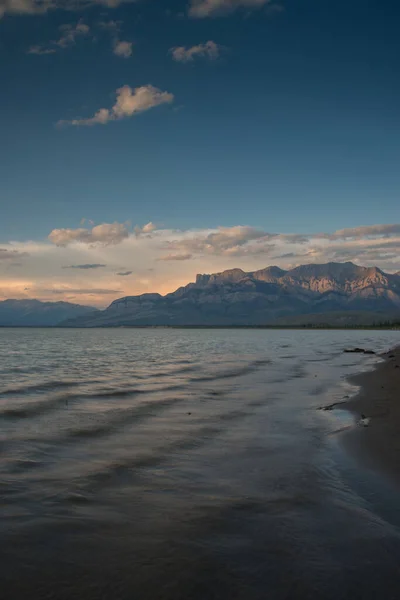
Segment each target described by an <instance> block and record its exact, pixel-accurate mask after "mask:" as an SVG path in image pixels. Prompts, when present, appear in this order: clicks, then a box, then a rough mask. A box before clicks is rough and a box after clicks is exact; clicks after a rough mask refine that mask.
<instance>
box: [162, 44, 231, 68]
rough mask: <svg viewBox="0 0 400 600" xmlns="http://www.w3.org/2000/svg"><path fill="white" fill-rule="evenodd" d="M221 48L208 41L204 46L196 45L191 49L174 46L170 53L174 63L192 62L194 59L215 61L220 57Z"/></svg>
mask: <svg viewBox="0 0 400 600" xmlns="http://www.w3.org/2000/svg"><path fill="white" fill-rule="evenodd" d="M221 48H222V47H221V46H218V44H216V43H215V42H213V41H211V40H209V41H208V42H206V43H205V44H198V45H197V46H192V47H191V48H185V47H184V46H176V47H175V48H171V50H170V53H171V54H172V58H173V59H174V60H175V61H176V62H183V63H187V62H192V61H193V60H194V59H195V58H196V57H197V58H208V59H209V60H216V59H217V58H218V57H219V55H220V52H221Z"/></svg>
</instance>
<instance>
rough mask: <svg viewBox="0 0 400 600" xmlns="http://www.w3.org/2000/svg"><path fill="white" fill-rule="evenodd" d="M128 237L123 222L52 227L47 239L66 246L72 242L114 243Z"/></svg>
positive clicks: (108, 244)
mask: <svg viewBox="0 0 400 600" xmlns="http://www.w3.org/2000/svg"><path fill="white" fill-rule="evenodd" d="M127 237H129V229H128V227H127V225H126V224H125V223H102V224H101V225H96V226H95V227H93V228H92V229H86V228H84V227H79V228H78V229H53V231H51V232H50V234H49V240H50V242H52V243H53V244H55V245H56V246H68V245H69V244H72V243H74V242H81V243H83V244H103V245H105V246H110V245H115V244H119V243H121V242H122V240H124V239H126V238H127Z"/></svg>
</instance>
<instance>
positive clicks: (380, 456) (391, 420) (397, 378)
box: [344, 346, 400, 484]
mask: <svg viewBox="0 0 400 600" xmlns="http://www.w3.org/2000/svg"><path fill="white" fill-rule="evenodd" d="M381 357H382V358H383V359H384V362H382V363H380V364H379V365H378V366H377V368H376V369H375V370H374V371H372V372H369V373H362V374H360V375H357V376H356V377H353V378H352V379H351V382H352V383H355V384H356V385H359V386H361V390H360V392H359V393H358V394H357V396H355V397H354V398H353V399H352V400H350V401H349V402H348V403H347V405H346V408H348V409H349V410H350V411H351V412H352V413H353V414H354V415H355V417H356V418H357V420H358V419H359V418H360V417H361V415H362V414H364V415H365V416H366V417H370V419H371V421H370V423H369V425H368V427H362V426H358V427H356V428H355V429H353V430H352V431H351V432H349V433H347V434H345V435H344V443H345V445H346V447H347V448H348V449H349V450H351V451H352V452H353V453H355V454H356V456H357V458H358V459H359V460H362V461H363V462H364V463H366V464H367V465H368V466H370V467H372V468H379V469H381V470H382V471H384V472H385V474H387V475H390V476H391V477H392V478H393V479H394V480H395V481H396V482H397V483H398V484H400V346H399V347H397V348H396V349H394V350H391V351H390V352H387V353H385V354H383V355H381Z"/></svg>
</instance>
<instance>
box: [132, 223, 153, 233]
mask: <svg viewBox="0 0 400 600" xmlns="http://www.w3.org/2000/svg"><path fill="white" fill-rule="evenodd" d="M156 229H157V226H156V225H154V223H152V222H151V221H150V222H149V223H146V225H143V227H140V225H136V227H135V228H134V232H135V235H136V236H140V235H144V234H147V235H150V234H151V233H153V231H155V230H156Z"/></svg>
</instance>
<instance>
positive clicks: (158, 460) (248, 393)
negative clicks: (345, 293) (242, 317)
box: [0, 329, 400, 600]
mask: <svg viewBox="0 0 400 600" xmlns="http://www.w3.org/2000/svg"><path fill="white" fill-rule="evenodd" d="M399 339H400V336H399V332H396V331H319V330H315V331H303V330H294V331H290V330H283V331H279V330H250V329H249V330H246V329H240V330H239V329H236V330H235V329H232V330H229V329H220V330H218V329H215V330H207V329H196V330H190V329H184V330H179V329H95V330H80V329H71V330H69V329H0V352H1V354H0V356H1V363H0V424H1V427H0V507H1V510H0V539H1V543H0V559H1V560H0V581H1V588H2V592H3V594H2V597H4V598H5V600H8V599H9V600H20V599H24V600H25V599H26V600H28V599H29V600H36V599H39V598H40V599H47V598H49V599H50V598H52V599H56V600H67V599H68V600H69V599H78V598H82V599H84V600H99V599H106V600H108V599H109V600H128V599H129V600H132V599H138V600H141V599H143V600H159V599H163V600H191V599H193V600H200V599H202V600H213V599H217V598H218V599H221V598H222V599H225V598H226V599H227V600H235V599H237V600H242V599H243V600H244V599H246V600H252V599H264V598H268V600H284V599H292V598H296V599H299V600H303V599H308V598H324V599H328V600H329V599H331V598H332V599H335V600H337V599H341V600H347V599H348V600H354V599H355V598H362V599H363V600H368V599H371V600H372V599H374V600H376V598H379V597H384V598H385V599H387V598H397V597H399V595H400V571H399V566H398V565H399V564H400V529H399V527H400V515H399V510H398V506H399V501H400V493H399V491H398V490H397V489H396V488H395V487H393V486H392V484H391V483H390V482H389V481H386V480H385V479H384V478H383V477H381V476H380V475H379V474H378V473H374V472H371V471H369V470H368V469H366V468H364V467H363V466H361V465H360V464H358V463H357V461H356V460H355V459H354V458H353V457H352V456H349V455H347V454H346V452H345V451H344V450H343V448H342V445H341V442H340V437H341V432H343V431H345V430H347V429H348V428H349V427H353V426H354V422H353V421H354V419H353V417H352V416H351V415H350V414H349V413H347V412H346V411H345V410H334V411H323V410H319V408H321V407H324V406H328V405H330V404H332V403H335V402H342V401H344V400H345V399H346V397H348V396H351V395H352V394H354V393H355V392H356V388H355V387H354V386H352V385H350V384H349V383H348V382H347V380H346V378H347V377H348V376H349V375H350V374H353V373H357V372H359V371H362V370H365V369H371V368H373V366H374V364H375V363H376V361H377V360H378V359H377V358H376V357H375V356H364V355H357V354H344V353H343V349H344V348H347V347H353V346H362V347H365V348H372V349H373V350H376V351H384V350H387V349H389V348H390V347H392V346H394V345H396V344H398V343H399ZM388 590H391V592H389V591H388Z"/></svg>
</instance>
